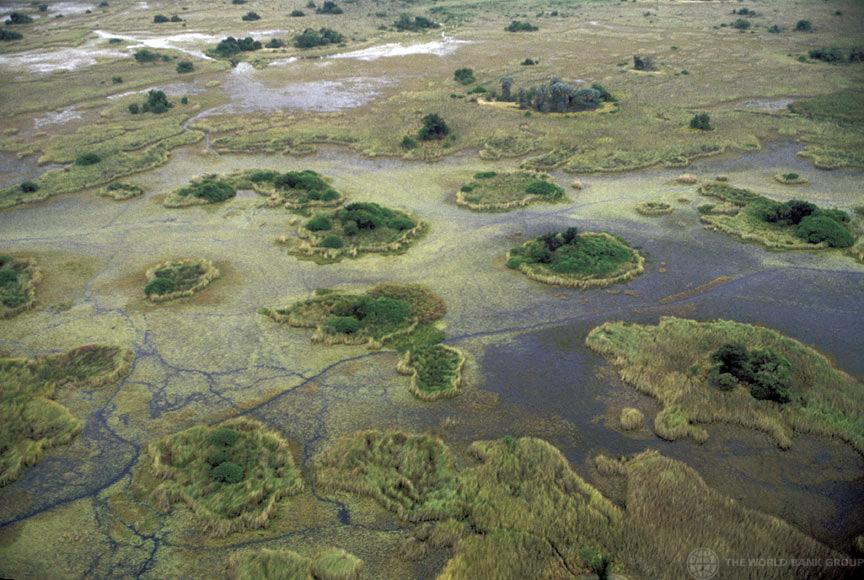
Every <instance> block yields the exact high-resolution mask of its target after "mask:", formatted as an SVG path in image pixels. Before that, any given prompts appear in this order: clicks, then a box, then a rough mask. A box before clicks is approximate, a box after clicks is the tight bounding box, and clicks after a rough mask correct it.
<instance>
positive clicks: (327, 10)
mask: <svg viewBox="0 0 864 580" xmlns="http://www.w3.org/2000/svg"><path fill="white" fill-rule="evenodd" d="M315 14H342V8H340V7H339V5H338V4H336V3H335V2H333V1H332V0H324V3H323V4H321V6H319V7H318V8H316V9H315Z"/></svg>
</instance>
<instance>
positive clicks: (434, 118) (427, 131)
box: [417, 113, 450, 141]
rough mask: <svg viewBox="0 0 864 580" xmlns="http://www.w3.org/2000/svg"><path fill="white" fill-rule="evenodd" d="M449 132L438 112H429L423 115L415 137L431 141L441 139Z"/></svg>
mask: <svg viewBox="0 0 864 580" xmlns="http://www.w3.org/2000/svg"><path fill="white" fill-rule="evenodd" d="M449 134H450V127H448V126H447V123H446V122H445V121H444V119H442V118H441V116H440V115H438V113H430V114H428V115H426V116H425V117H423V126H422V127H420V131H419V132H418V133H417V137H418V138H419V139H420V140H421V141H431V140H434V139H443V138H444V137H446V136H447V135H449Z"/></svg>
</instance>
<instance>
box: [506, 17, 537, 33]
mask: <svg viewBox="0 0 864 580" xmlns="http://www.w3.org/2000/svg"><path fill="white" fill-rule="evenodd" d="M504 30H506V31H507V32H534V31H536V30H539V28H537V27H536V26H534V25H533V24H531V23H530V22H523V21H521V20H514V21H512V22H511V23H510V24H508V25H507V28H505V29H504Z"/></svg>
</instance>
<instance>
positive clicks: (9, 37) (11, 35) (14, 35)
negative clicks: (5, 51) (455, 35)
mask: <svg viewBox="0 0 864 580" xmlns="http://www.w3.org/2000/svg"><path fill="white" fill-rule="evenodd" d="M22 38H24V35H22V34H21V33H20V32H16V31H14V30H6V29H5V28H0V40H2V41H5V42H11V41H13V40H21V39H22Z"/></svg>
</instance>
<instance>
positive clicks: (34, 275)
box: [0, 255, 42, 319]
mask: <svg viewBox="0 0 864 580" xmlns="http://www.w3.org/2000/svg"><path fill="white" fill-rule="evenodd" d="M41 278H42V273H41V272H40V270H39V268H38V267H37V266H36V262H35V261H33V260H24V259H18V258H13V257H12V256H5V255H0V319H3V318H11V317H12V316H15V315H16V314H18V313H20V312H23V311H25V310H28V309H30V308H32V307H33V305H34V304H36V285H37V284H38V283H39V280H40V279H41Z"/></svg>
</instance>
